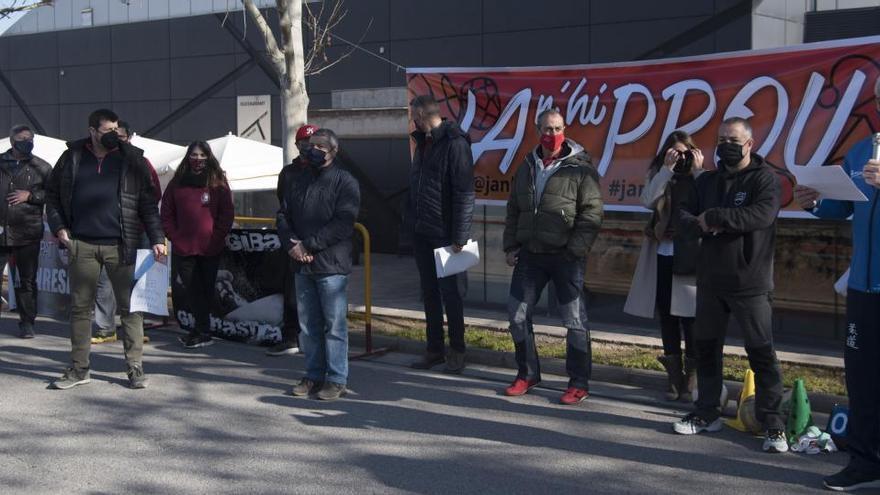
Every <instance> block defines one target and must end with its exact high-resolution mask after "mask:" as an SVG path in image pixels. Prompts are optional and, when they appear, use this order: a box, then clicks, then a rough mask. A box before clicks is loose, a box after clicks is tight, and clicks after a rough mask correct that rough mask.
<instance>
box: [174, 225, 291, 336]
mask: <svg viewBox="0 0 880 495" xmlns="http://www.w3.org/2000/svg"><path fill="white" fill-rule="evenodd" d="M287 267H288V260H287V253H285V252H284V251H283V250H282V249H281V242H280V240H279V238H278V232H277V231H275V230H270V229H233V230H232V232H230V233H229V235H228V236H226V249H225V250H224V251H223V255H222V258H221V261H220V269H219V270H218V272H217V282H216V284H215V289H214V294H213V296H214V297H213V302H212V305H211V331H212V332H213V333H214V335H215V336H217V337H223V338H227V339H230V340H237V341H243V342H255V343H275V342H280V341H281V325H282V323H283V315H284V309H283V308H284V280H285V271H286V270H287V269H288V268H287ZM171 291H172V301H173V304H174V315H175V316H176V317H177V321H178V323H179V324H180V327H181V328H183V329H186V330H190V329H192V328H193V327H194V325H195V321H194V318H193V314H192V311H191V310H190V307H189V304H188V302H187V300H186V299H187V298H186V297H185V294H186V292H185V289H184V288H183V286H182V285H181V281H180V278H179V277H178V276H177V269H176V267H175V266H174V263H172V264H171Z"/></svg>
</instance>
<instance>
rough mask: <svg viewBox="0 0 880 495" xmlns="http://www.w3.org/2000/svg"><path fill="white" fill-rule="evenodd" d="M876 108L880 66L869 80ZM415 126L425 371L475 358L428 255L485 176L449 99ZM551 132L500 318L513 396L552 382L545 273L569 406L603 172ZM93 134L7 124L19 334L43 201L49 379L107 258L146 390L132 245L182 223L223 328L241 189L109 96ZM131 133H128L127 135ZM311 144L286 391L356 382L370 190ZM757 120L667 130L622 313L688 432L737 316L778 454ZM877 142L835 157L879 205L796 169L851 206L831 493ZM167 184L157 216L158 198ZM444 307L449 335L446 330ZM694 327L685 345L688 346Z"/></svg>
mask: <svg viewBox="0 0 880 495" xmlns="http://www.w3.org/2000/svg"><path fill="white" fill-rule="evenodd" d="M875 92H876V94H877V102H878V103H877V104H878V111H880V81H878V84H877V86H875ZM410 110H411V115H412V118H413V124H414V127H415V130H414V131H413V133H412V135H411V137H412V138H413V140H414V142H415V151H414V154H413V161H412V169H411V177H410V189H411V190H410V204H409V207H408V208H407V213H408V214H407V218H406V222H405V223H406V225H407V226H408V228H409V229H410V231H411V233H412V234H413V249H414V258H415V262H416V266H417V269H418V273H419V276H420V283H421V295H422V299H423V302H424V310H425V320H426V337H427V347H426V350H425V353H424V355H422V356H421V357H420V359H419V360H417V361H415V362H414V363H412V367H413V368H417V369H430V368H433V367H435V366H438V365H441V364H445V368H444V369H445V371H446V372H448V373H460V372H461V371H462V370H463V369H464V368H465V366H466V362H465V352H466V348H465V338H464V333H465V330H464V329H465V327H464V304H463V299H464V292H465V290H466V276H465V275H464V274H458V275H453V276H449V277H441V278H438V276H437V272H436V268H435V263H434V254H433V251H434V249H436V248H441V247H450V248H451V249H452V250H453V251H454V252H459V251H461V249H462V248H463V246H464V245H465V244H466V243H467V241H468V240H469V238H470V233H471V223H472V218H473V213H474V171H473V160H472V153H471V150H470V140H469V138H468V136H467V134H466V133H465V132H463V131H462V130H461V128H460V126H458V125H457V124H456V123H454V122H449V121H446V120H444V119H443V118H442V117H441V114H440V108H439V106H438V104H437V102H436V101H435V100H434V99H433V98H432V97H430V96H419V97H417V98H415V99H414V100H413V101H412V102H411V108H410ZM536 125H537V134H538V139H539V144H538V145H537V146H536V147H535V148H534V149H532V150H530V151H529V153H528V154H527V155H526V158H525V160H524V162H523V163H521V164H520V166H519V168H518V169H517V171H516V173H515V175H514V177H513V180H512V184H511V194H510V198H509V200H508V202H507V216H506V221H505V227H504V236H503V243H504V247H503V249H504V252H505V256H506V261H507V263H508V264H509V265H510V266H512V267H513V275H512V279H511V283H510V295H509V299H508V316H509V329H510V334H511V338H512V340H513V343H514V347H515V358H516V363H517V367H518V370H517V374H516V376H515V377H514V379H513V381H512V383H511V384H510V386H508V387H507V388H506V389H505V390H504V393H505V394H506V395H508V396H521V395H524V394H526V393H528V391H529V390H530V389H531V388H533V387H535V386H536V385H538V384H539V383H540V382H541V368H540V361H539V358H538V353H537V349H536V346H535V337H534V331H533V324H532V315H533V313H534V310H535V305H536V304H537V302H538V300H539V299H540V297H541V293H542V292H543V290H544V288H545V287H546V286H547V284H548V283H549V282H551V281H552V282H553V284H554V286H555V289H556V290H555V295H556V298H557V300H558V307H559V311H560V316H561V319H562V322H563V324H564V326H565V327H566V329H567V336H566V342H567V346H566V348H567V352H566V372H567V374H568V377H569V382H568V388H567V389H566V390H565V392H564V393H563V394H562V396H561V398H560V402H561V403H563V404H567V405H573V404H577V403H579V402H581V401H583V400H584V399H586V398H587V397H588V396H589V380H590V374H591V365H592V357H591V345H590V331H589V324H588V318H587V307H586V299H585V292H584V288H583V285H584V271H585V265H586V257H587V255H588V253H589V251H590V248H591V246H592V245H593V243H594V241H595V240H596V238H597V236H598V235H599V232H600V227H601V225H602V218H603V203H602V193H601V190H600V188H599V175H598V173H597V171H596V169H595V168H594V167H593V164H592V159H591V157H590V154H589V153H588V152H587V151H586V150H585V149H584V148H583V146H581V145H580V144H578V143H577V142H575V141H574V140H572V139H568V138H566V137H565V121H564V118H563V116H562V114H561V113H560V112H559V111H558V110H555V109H547V110H544V111H542V112H541V113H539V115H538V116H537V118H536ZM88 126H89V137H87V138H85V139H81V140H79V141H73V142H71V143H68V150H67V151H65V152H64V154H63V155H62V156H61V158H60V159H59V160H58V163H57V164H56V165H55V167H54V168H52V167H50V166H49V165H48V164H46V163H45V162H44V161H42V160H40V159H39V158H37V157H34V156H33V155H32V154H31V151H32V148H33V132H32V131H31V130H30V129H29V128H27V127H26V126H16V127H14V128H13V129H12V132H11V136H10V142H11V144H12V148H11V149H10V150H9V151H8V152H6V153H5V154H3V155H2V156H0V186H6V190H7V202H6V203H5V204H3V206H0V220H2V223H3V225H2V227H0V228H2V230H0V250H2V253H3V255H4V256H6V255H11V256H13V257H14V258H15V264H16V268H17V272H18V277H17V279H16V281H15V287H16V296H17V300H18V304H19V308H20V309H19V314H20V318H21V322H20V331H21V336H22V337H32V336H33V322H34V316H35V295H36V291H35V289H34V279H35V271H36V264H37V263H36V259H37V258H38V254H39V242H40V239H41V238H42V233H43V227H42V217H43V206H44V205H45V216H46V219H47V221H48V224H49V228H50V230H51V232H52V233H53V234H54V235H55V236H56V237H57V238H58V239H59V241H60V242H61V243H62V244H63V245H64V246H65V247H66V248H67V249H68V250H69V252H70V256H69V258H70V266H69V274H70V275H69V277H70V287H71V289H70V292H71V304H72V311H71V346H72V352H71V366H70V367H69V368H67V369H66V370H65V372H64V374H63V376H62V377H61V378H59V379H58V380H56V381H54V382H53V387H54V388H58V389H68V388H71V387H74V386H77V385H81V384H85V383H88V382H89V348H90V344H91V331H90V328H91V327H90V322H91V316H92V309H93V306H94V305H95V297H96V287H97V286H98V285H99V279H100V277H101V274H102V273H106V277H107V280H108V281H109V285H110V286H111V287H112V293H113V294H115V302H116V306H117V308H118V310H119V314H120V316H121V321H122V330H123V343H124V350H125V359H126V363H127V366H128V377H129V380H130V385H131V387H132V388H143V387H145V385H146V379H145V375H144V371H143V364H142V353H143V317H142V315H141V314H139V313H133V312H131V311H129V296H130V293H131V288H132V284H133V274H134V259H135V253H136V251H137V249H138V248H149V249H151V250H152V252H153V255H154V256H155V257H156V258H157V259H159V260H162V259H163V258H164V257H165V256H166V255H167V253H166V251H165V238H166V236H167V238H168V239H170V240H171V245H172V264H173V265H175V266H176V267H177V273H178V274H179V276H180V279H181V282H182V286H183V287H184V288H185V292H186V294H185V297H187V298H188V300H189V302H190V305H191V307H192V308H193V312H194V316H195V326H194V328H193V330H192V331H190V333H189V334H188V335H187V336H186V337H185V338H184V339H183V342H184V344H185V346H186V347H188V348H194V347H201V346H204V345H209V344H210V343H211V342H212V337H211V328H210V316H209V309H210V303H211V298H212V295H213V291H214V280H215V278H216V275H217V269H218V264H219V255H220V253H221V251H222V250H223V246H224V239H225V237H226V235H227V233H228V232H229V230H230V228H231V226H232V222H233V215H234V212H233V206H232V197H231V192H230V189H229V185H228V183H227V181H226V179H225V175H224V173H223V171H222V170H221V168H220V165H219V163H218V161H217V159H216V158H215V157H214V155H213V154H212V152H211V148H210V146H209V145H208V144H207V143H205V142H201V141H197V142H193V143H191V144H190V145H189V147H188V148H187V152H186V156H185V158H184V159H183V161H182V162H181V163H180V165H179V167H178V168H177V171H176V173H175V175H174V178H173V179H172V180H171V182H170V184H169V185H168V186H167V188H166V190H165V192H164V194H161V193H160V191H159V189H158V184H157V181H156V180H155V172H154V171H152V167H151V165H150V164H149V163H148V162H147V161H146V159H145V158H144V157H143V152H142V150H140V149H138V148H137V147H135V146H132V145H131V144H129V143H128V139H127V137H128V136H129V135H130V132H129V131H130V130H129V129H128V126H127V125H125V126H121V125H120V123H119V119H118V117H117V116H116V115H115V114H114V113H113V112H111V111H109V110H98V111H95V112H94V113H92V115H91V116H90V117H89V122H88ZM123 135H124V136H125V138H123ZM296 144H297V147H298V149H299V157H298V158H296V159H294V160H293V162H292V163H291V164H289V165H287V166H285V167H284V169H283V170H282V172H281V174H280V175H279V180H278V188H277V195H278V200H279V203H280V208H279V210H278V214H277V218H276V220H277V227H278V233H279V238H280V239H281V241H282V245H283V248H284V250H285V251H286V252H287V253H288V255H289V258H290V261H289V263H290V265H289V266H287V267H285V269H286V270H287V272H288V273H289V275H290V277H289V280H288V281H287V283H286V286H287V287H288V289H287V290H286V294H287V295H286V296H285V302H286V304H285V324H284V329H285V331H284V332H283V333H284V336H283V339H282V342H281V343H280V344H278V345H277V346H275V347H274V348H272V349H270V350H269V352H268V353H269V354H271V355H281V354H287V353H295V352H297V351H298V348H301V349H302V352H303V353H304V355H305V361H306V366H305V368H306V369H305V373H304V376H303V377H302V379H301V380H300V381H299V383H297V384H296V385H295V386H294V387H293V389H292V390H291V393H292V394H293V395H295V396H316V397H317V398H319V399H323V400H333V399H337V398H339V397H341V396H342V395H344V394H345V393H346V384H347V381H348V329H347V325H346V314H347V297H346V288H347V282H348V274H349V273H350V271H351V259H352V252H351V250H352V244H351V236H352V234H353V229H354V223H355V220H356V218H357V215H358V211H359V208H360V192H359V186H358V183H357V181H356V180H355V179H354V177H353V176H352V175H351V174H350V173H348V172H347V171H345V170H344V169H343V168H342V167H340V166H339V165H337V155H338V152H339V141H338V138H337V136H336V135H335V134H334V133H333V131H331V130H329V129H318V128H316V127H314V126H303V127H302V128H300V129H299V131H298V132H297V134H296ZM754 149H756V143H755V138H754V136H753V135H752V129H751V126H750V125H749V122H748V121H747V120H745V119H742V118H738V117H733V118H728V119H726V120H724V121H723V122H722V124H721V126H720V128H719V129H718V139H717V148H716V162H717V167H715V169H713V170H704V168H703V163H704V156H703V154H702V152H701V151H700V150H699V149H698V148H697V147H696V146H695V144H694V142H693V141H692V139H691V138H690V136H689V135H688V134H687V133H685V132H683V131H676V132H673V133H672V134H670V135H669V136H668V137H667V138H666V140H665V142H664V144H663V146H662V147H661V148H660V151H659V153H658V154H657V156H656V157H655V158H654V160H653V161H652V162H651V163H650V164H648V173H647V182H646V187H645V188H644V192H643V194H642V198H641V199H642V202H643V203H644V205H645V206H646V207H648V208H649V209H650V210H651V211H652V215H651V218H650V221H649V222H648V224H647V226H646V228H645V241H644V242H643V244H642V251H641V254H640V256H639V262H638V266H637V269H636V273H635V276H634V279H633V284H632V290H631V292H630V294H629V297H628V299H627V303H626V306H625V311H627V312H629V313H632V314H635V315H639V316H644V317H649V318H654V317H655V315H656V316H657V317H659V320H660V329H661V336H662V341H663V355H662V356H659V357H658V359H659V360H660V362H661V363H662V364H663V366H664V367H665V368H666V371H667V377H668V386H667V391H666V397H667V399H669V400H682V401H686V402H691V401H695V408H694V411H693V412H691V413H689V414H687V415H686V416H684V417H683V418H681V419H680V420H679V421H677V422H675V423H674V425H673V429H674V431H675V432H676V433H679V434H683V435H693V434H697V433H702V432H714V431H718V430H720V429H721V425H722V423H721V419H720V416H721V406H722V404H721V403H720V397H721V394H722V388H723V385H722V378H723V376H722V358H723V353H722V351H723V345H724V340H725V334H726V331H727V324H728V320H729V318H730V315H731V314H732V315H733V317H734V318H735V319H736V320H737V322H738V324H739V327H740V329H741V330H742V333H743V337H744V340H745V349H746V352H747V354H748V359H749V363H750V366H751V368H752V369H753V370H754V372H755V376H756V404H755V413H756V416H757V419H758V421H760V422H761V423H762V424H763V426H764V428H765V430H766V435H765V438H764V442H763V447H762V448H763V450H764V451H767V452H785V451H787V450H788V442H787V439H786V437H785V433H784V419H783V417H782V412H781V409H782V393H783V382H782V373H781V370H780V365H779V361H778V359H777V356H776V352H775V350H774V346H773V337H772V291H773V257H774V249H775V235H776V218H777V215H778V213H779V209H780V196H781V191H780V184H779V180H778V178H777V175H776V174H775V173H774V172H773V170H772V168H771V166H770V165H769V164H768V162H767V161H766V160H765V159H764V158H763V157H762V156H760V155H758V154H757V153H755V152H754ZM871 158H872V143H871V140H870V138H869V139H866V140H864V141H862V142H860V143H859V144H857V145H856V146H855V147H854V148H853V149H852V150H851V151H850V153H849V154H848V155H847V156H846V160H845V163H844V168H845V170H846V171H847V172H848V173H850V175H851V176H852V177H854V178H856V183H857V185H858V187H860V188H861V189H862V190H863V191H864V192H865V193H866V194H867V195H868V196H869V197H871V200H870V201H869V202H867V203H852V202H845V201H833V200H822V199H821V198H820V197H819V195H818V193H817V192H816V191H814V190H812V189H809V188H806V187H803V186H798V187H797V188H796V190H795V195H796V201H797V202H798V203H799V205H800V206H801V207H803V208H804V209H806V210H807V211H810V212H812V213H813V214H815V215H816V216H818V217H821V218H847V217H849V216H850V215H852V217H853V226H854V237H853V265H852V276H851V277H850V281H849V290H848V295H847V303H848V304H847V308H848V309H847V313H848V315H847V319H848V327H847V328H848V334H847V341H846V354H845V362H846V372H847V373H846V378H847V387H848V392H849V399H850V422H849V434H848V438H849V450H850V453H851V462H850V464H849V465H848V466H847V467H846V468H845V469H843V470H842V471H841V472H840V473H838V474H836V475H833V476H830V477H828V478H826V479H825V485H826V486H827V487H829V488H832V489H841V490H843V489H846V490H848V489H852V488H856V487H862V486H875V484H877V483H880V394H878V393H877V390H876V381H877V379H878V378H880V376H878V370H880V368H878V366H877V362H878V359H877V357H878V354H880V337H878V325H880V296H878V294H880V263H873V264H872V260H874V259H878V254H880V253H878V251H880V243H875V242H874V241H875V237H877V235H878V232H880V225H878V224H880V216H876V215H875V212H874V210H875V209H876V204H877V202H878V189H880V161H877V160H873V159H871ZM160 197H161V214H160V210H159V207H158V206H159V205H158V203H159V201H158V198H160ZM444 312H445V320H446V324H447V328H448V337H449V348H448V349H447V346H446V344H445V338H444V330H443V325H444ZM682 340H683V341H684V351H682Z"/></svg>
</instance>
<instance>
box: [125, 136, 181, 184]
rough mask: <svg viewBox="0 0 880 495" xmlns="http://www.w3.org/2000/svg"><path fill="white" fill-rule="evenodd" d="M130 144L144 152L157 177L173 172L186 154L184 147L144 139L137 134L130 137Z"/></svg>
mask: <svg viewBox="0 0 880 495" xmlns="http://www.w3.org/2000/svg"><path fill="white" fill-rule="evenodd" d="M131 144H132V145H134V146H137V147H138V148H140V149H142V150H144V156H145V157H146V158H147V160H150V163H152V164H153V168H155V169H156V173H157V174H159V175H164V174H166V173H168V172H173V171H174V169H175V168H177V164H178V163H180V160H182V159H183V155H184V154H186V146H180V145H177V144H172V143H166V142H165V141H159V140H158V139H150V138H145V137H143V136H139V135H138V134H137V133H135V134H133V135H132V136H131Z"/></svg>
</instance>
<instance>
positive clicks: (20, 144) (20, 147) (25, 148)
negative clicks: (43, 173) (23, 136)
mask: <svg viewBox="0 0 880 495" xmlns="http://www.w3.org/2000/svg"><path fill="white" fill-rule="evenodd" d="M12 147H13V148H15V151H18V152H19V153H21V154H22V155H30V154H31V151H33V150H34V142H33V141H31V140H30V139H28V140H25V141H14V142H13V143H12Z"/></svg>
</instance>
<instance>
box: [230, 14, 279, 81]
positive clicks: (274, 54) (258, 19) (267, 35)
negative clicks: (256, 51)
mask: <svg viewBox="0 0 880 495" xmlns="http://www.w3.org/2000/svg"><path fill="white" fill-rule="evenodd" d="M241 2H242V3H243V4H244V8H245V10H247V13H248V14H249V15H250V17H251V19H253V20H254V23H256V25H257V27H258V28H259V29H260V33H261V34H262V35H263V40H264V41H265V42H266V49H267V50H268V52H269V58H270V59H272V64H273V65H274V66H275V70H276V71H277V72H278V77H279V78H280V77H283V76H284V75H286V74H287V67H286V66H285V64H284V54H283V53H282V52H281V50H280V49H279V48H278V42H277V41H275V34H274V33H272V28H270V27H269V23H267V22H266V18H265V17H263V14H262V13H261V12H260V9H258V8H257V6H256V5H255V4H254V0H241Z"/></svg>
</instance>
